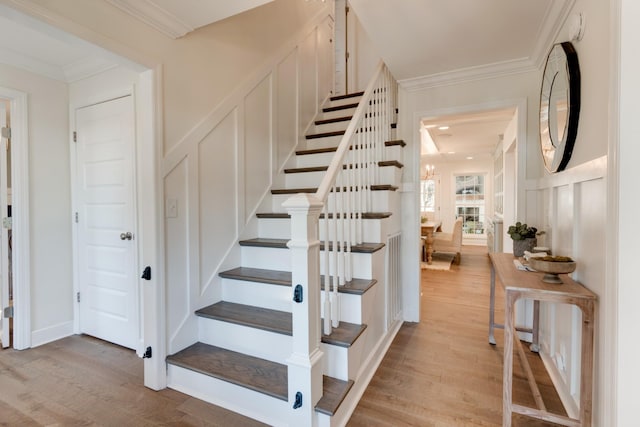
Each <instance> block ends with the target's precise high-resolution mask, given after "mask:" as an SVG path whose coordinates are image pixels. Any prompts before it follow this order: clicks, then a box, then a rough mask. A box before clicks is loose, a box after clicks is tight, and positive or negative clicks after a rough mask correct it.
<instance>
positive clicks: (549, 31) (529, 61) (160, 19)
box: [0, 0, 575, 161]
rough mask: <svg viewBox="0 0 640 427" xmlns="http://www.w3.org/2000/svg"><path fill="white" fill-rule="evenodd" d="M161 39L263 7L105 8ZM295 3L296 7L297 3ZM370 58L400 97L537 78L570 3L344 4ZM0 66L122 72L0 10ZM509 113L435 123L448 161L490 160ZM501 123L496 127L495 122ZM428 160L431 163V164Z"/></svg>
mask: <svg viewBox="0 0 640 427" xmlns="http://www.w3.org/2000/svg"><path fill="white" fill-rule="evenodd" d="M106 1H109V2H110V3H112V4H114V5H116V6H117V7H119V8H121V9H122V10H125V11H126V12H127V13H130V14H132V15H133V16H136V18H138V19H140V20H141V21H143V22H145V23H146V24H148V25H151V26H153V27H154V28H156V29H157V30H158V31H161V32H163V33H165V34H166V35H168V36H170V37H180V36H181V35H183V34H185V33H186V32H188V31H192V30H194V29H196V28H198V27H201V26H203V25H206V24H208V23H211V22H215V21H217V20H220V19H224V18H227V17H229V16H231V15H233V14H236V13H241V12H243V11H245V10H249V9H252V8H254V7H257V6H259V5H262V4H265V3H269V2H270V1H273V0H233V1H229V0H106ZM299 1H303V0H299ZM350 2H351V5H352V7H353V9H354V11H355V12H356V14H357V15H358V18H359V19H360V21H361V22H362V26H363V27H364V29H365V31H366V32H367V33H368V35H369V36H370V38H371V39H372V41H373V44H374V46H375V48H376V50H377V52H376V53H377V54H379V55H380V56H381V57H382V58H383V59H384V60H385V62H386V63H387V65H388V66H389V68H390V69H391V71H392V72H393V73H394V75H395V76H396V78H398V80H400V81H401V83H402V84H403V86H404V87H405V88H407V89H408V90H412V89H415V88H419V87H424V86H430V85H438V84H443V83H445V84H451V83H453V82H455V80H456V79H469V78H474V77H476V78H477V77H478V76H483V75H486V74H490V73H495V72H509V71H510V70H512V72H513V70H516V71H517V70H521V71H522V70H527V69H535V68H539V67H540V65H541V64H542V62H543V60H544V58H545V57H546V53H547V52H546V48H547V47H548V46H550V45H551V41H552V40H553V39H554V38H555V37H556V36H557V28H559V26H560V23H561V22H563V21H564V19H566V14H567V11H568V10H569V9H570V7H571V6H572V5H573V3H574V2H575V0H535V1H532V0H508V1H505V0H481V1H480V0H446V1H445V0H394V1H389V0H350ZM0 62H3V63H8V64H12V65H14V66H17V67H19V68H22V69H26V70H29V71H33V72H36V73H40V74H43V75H45V76H48V77H51V78H54V79H57V80H61V81H66V82H72V81H75V80H78V79H81V78H84V77H87V76H90V75H92V74H95V73H98V72H100V71H103V70H105V69H108V68H110V67H114V66H115V65H117V64H118V63H121V62H122V58H118V57H116V56H114V55H112V54H110V53H109V52H106V51H104V50H102V49H100V48H98V47H96V46H93V45H91V44H89V43H87V42H84V41H82V40H80V39H77V38H75V37H73V36H70V35H69V34H66V33H63V32H62V31H59V30H57V29H55V28H52V27H48V26H47V25H46V24H43V23H41V22H39V21H37V20H35V19H33V18H30V17H28V16H26V15H23V14H20V13H19V12H16V11H15V10H13V9H10V8H8V7H6V6H3V5H0ZM509 114H511V115H512V112H510V113H509V112H505V111H503V112H501V113H498V112H488V113H485V114H478V113H474V114H470V115H464V116H459V117H447V118H438V119H437V121H440V122H444V121H446V122H449V123H451V124H454V125H453V126H452V127H451V129H450V130H449V131H447V132H446V133H447V134H450V135H451V136H450V137H442V136H441V135H438V134H434V140H435V141H436V144H438V145H439V146H440V147H442V148H441V153H442V154H441V155H440V156H439V158H440V160H441V161H453V160H455V158H454V156H452V155H447V154H445V153H447V152H448V151H455V152H456V153H458V156H457V158H460V156H462V155H463V154H466V155H473V156H482V155H485V156H486V155H488V154H489V153H492V152H493V148H495V145H496V144H497V141H498V140H499V136H498V135H499V134H500V133H502V132H503V131H504V128H505V126H506V123H508V120H510V117H509V118H507V117H506V116H507V115H509ZM501 115H502V116H504V117H500V116H501ZM434 160H435V159H434Z"/></svg>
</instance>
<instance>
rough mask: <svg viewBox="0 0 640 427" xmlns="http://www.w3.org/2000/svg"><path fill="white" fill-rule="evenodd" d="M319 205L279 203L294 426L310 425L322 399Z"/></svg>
mask: <svg viewBox="0 0 640 427" xmlns="http://www.w3.org/2000/svg"><path fill="white" fill-rule="evenodd" d="M322 206H323V204H322V202H321V201H320V200H318V199H317V198H316V197H315V195H314V194H297V195H295V196H293V197H291V198H289V199H288V200H287V201H286V202H285V203H283V207H284V208H286V209H287V212H288V213H289V215H291V240H290V241H289V243H288V246H289V249H290V252H291V280H292V282H291V284H292V295H291V298H292V302H291V307H292V310H291V311H292V322H293V343H292V352H291V357H290V358H289V359H288V360H287V364H288V377H289V381H288V382H289V404H290V405H291V418H290V425H295V426H312V425H313V423H314V419H315V411H314V408H315V406H316V404H317V403H318V401H319V400H320V398H321V397H322V356H323V353H322V351H321V350H320V338H321V335H320V241H319V239H318V220H319V217H320V212H321V210H322ZM296 288H297V289H298V291H296ZM298 393H300V394H299V395H298ZM296 395H298V396H301V398H302V405H301V406H299V405H298V404H296V403H297V402H296Z"/></svg>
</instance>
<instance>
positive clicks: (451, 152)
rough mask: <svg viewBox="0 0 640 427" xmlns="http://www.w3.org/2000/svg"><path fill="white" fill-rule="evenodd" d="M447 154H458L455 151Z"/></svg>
mask: <svg viewBox="0 0 640 427" xmlns="http://www.w3.org/2000/svg"><path fill="white" fill-rule="evenodd" d="M447 154H456V152H455V151H449V152H448V153H447Z"/></svg>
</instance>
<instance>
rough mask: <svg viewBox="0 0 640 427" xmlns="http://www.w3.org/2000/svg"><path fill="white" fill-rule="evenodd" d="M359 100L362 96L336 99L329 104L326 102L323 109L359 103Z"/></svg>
mask: <svg viewBox="0 0 640 427" xmlns="http://www.w3.org/2000/svg"><path fill="white" fill-rule="evenodd" d="M361 99H362V96H353V97H350V98H342V99H336V100H335V101H331V100H329V102H327V103H326V104H325V105H324V107H337V106H339V105H347V104H356V103H358V102H360V100H361Z"/></svg>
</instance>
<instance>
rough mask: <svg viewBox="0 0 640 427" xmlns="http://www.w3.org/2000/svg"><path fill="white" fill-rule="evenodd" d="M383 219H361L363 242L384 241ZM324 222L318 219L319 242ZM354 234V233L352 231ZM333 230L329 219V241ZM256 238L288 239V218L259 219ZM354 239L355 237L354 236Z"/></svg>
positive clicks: (323, 230) (289, 230)
mask: <svg viewBox="0 0 640 427" xmlns="http://www.w3.org/2000/svg"><path fill="white" fill-rule="evenodd" d="M385 220H386V218H385V219H363V220H362V227H363V233H362V234H363V235H362V241H363V242H370V243H384V242H385V241H386V233H385V230H386V222H387V221H385ZM325 228H326V226H325V221H324V219H323V218H320V241H324V239H325V236H326V233H325ZM354 232H355V231H354ZM333 235H334V230H333V224H332V220H331V219H329V239H330V240H333ZM258 236H259V237H262V238H265V239H290V238H291V220H290V219H288V218H260V219H259V220H258ZM354 237H355V236H354Z"/></svg>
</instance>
